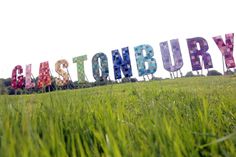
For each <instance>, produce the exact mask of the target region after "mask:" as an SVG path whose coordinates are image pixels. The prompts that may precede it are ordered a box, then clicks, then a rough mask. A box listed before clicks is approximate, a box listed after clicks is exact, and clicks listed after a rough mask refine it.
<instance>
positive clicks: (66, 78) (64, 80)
mask: <svg viewBox="0 0 236 157" xmlns="http://www.w3.org/2000/svg"><path fill="white" fill-rule="evenodd" d="M61 65H62V67H63V68H68V66H69V63H68V62H67V60H65V59H62V60H59V61H57V62H56V64H55V70H56V72H57V73H58V75H59V77H58V78H56V84H57V85H58V86H64V85H66V84H67V83H68V82H69V74H68V73H67V72H65V71H64V70H63V69H61ZM60 76H61V77H62V79H60Z"/></svg>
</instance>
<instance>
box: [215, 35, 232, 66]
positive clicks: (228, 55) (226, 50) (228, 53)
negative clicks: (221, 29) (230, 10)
mask: <svg viewBox="0 0 236 157" xmlns="http://www.w3.org/2000/svg"><path fill="white" fill-rule="evenodd" d="M213 39H214V41H215V43H216V45H217V46H218V48H219V49H220V51H221V53H222V55H223V56H224V57H225V65H226V67H227V68H234V67H235V62H234V56H233V50H234V33H230V34H225V41H226V42H224V41H223V39H222V37H221V36H216V37H213Z"/></svg>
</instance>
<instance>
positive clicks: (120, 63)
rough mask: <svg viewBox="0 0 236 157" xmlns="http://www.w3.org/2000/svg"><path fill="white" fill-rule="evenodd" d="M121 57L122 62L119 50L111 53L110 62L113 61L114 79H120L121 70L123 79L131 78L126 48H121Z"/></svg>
mask: <svg viewBox="0 0 236 157" xmlns="http://www.w3.org/2000/svg"><path fill="white" fill-rule="evenodd" d="M122 56H123V60H122V57H121V56H120V53H119V50H113V51H112V60H113V67H114V76H115V79H121V70H122V72H123V74H124V76H125V77H131V76H132V68H131V63H130V57H129V48H128V47H125V48H122Z"/></svg>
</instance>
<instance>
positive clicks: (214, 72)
mask: <svg viewBox="0 0 236 157" xmlns="http://www.w3.org/2000/svg"><path fill="white" fill-rule="evenodd" d="M219 75H222V74H221V73H220V72H218V71H216V70H209V71H208V73H207V76H219Z"/></svg>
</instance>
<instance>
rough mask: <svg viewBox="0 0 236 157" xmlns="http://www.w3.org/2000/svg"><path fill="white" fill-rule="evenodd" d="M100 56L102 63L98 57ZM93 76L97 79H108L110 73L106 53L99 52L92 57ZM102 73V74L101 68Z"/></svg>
mask: <svg viewBox="0 0 236 157" xmlns="http://www.w3.org/2000/svg"><path fill="white" fill-rule="evenodd" d="M99 58H100V65H99V62H98V59H99ZM92 68H93V77H94V79H95V80H96V81H101V80H106V79H107V77H108V75H109V68H108V61H107V56H106V55H105V54H104V53H97V54H96V55H94V56H93V59H92ZM99 69H101V73H102V74H100V70H99Z"/></svg>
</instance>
